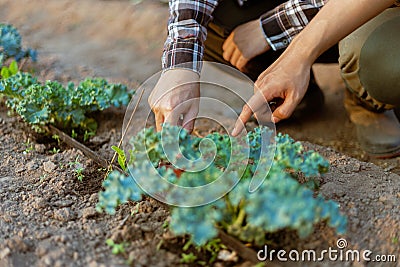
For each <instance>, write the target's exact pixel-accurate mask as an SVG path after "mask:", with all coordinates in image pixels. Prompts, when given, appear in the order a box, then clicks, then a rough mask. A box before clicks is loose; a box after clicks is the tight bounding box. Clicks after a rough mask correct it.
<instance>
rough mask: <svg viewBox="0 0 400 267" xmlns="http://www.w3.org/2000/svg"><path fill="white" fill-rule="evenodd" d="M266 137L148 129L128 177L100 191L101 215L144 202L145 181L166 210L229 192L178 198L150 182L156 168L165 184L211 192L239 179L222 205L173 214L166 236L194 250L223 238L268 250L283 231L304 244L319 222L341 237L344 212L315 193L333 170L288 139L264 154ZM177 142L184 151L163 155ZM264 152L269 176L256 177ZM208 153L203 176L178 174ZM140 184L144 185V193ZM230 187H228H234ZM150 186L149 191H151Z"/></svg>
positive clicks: (258, 131) (114, 178) (113, 178)
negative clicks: (184, 239) (186, 241)
mask: <svg viewBox="0 0 400 267" xmlns="http://www.w3.org/2000/svg"><path fill="white" fill-rule="evenodd" d="M265 135H267V136H271V132H269V129H267V128H264V127H259V128H255V129H254V131H252V132H249V133H248V134H247V136H245V137H243V138H242V139H241V140H235V139H232V138H231V137H229V136H228V135H226V134H219V133H213V134H210V135H208V136H206V137H205V138H199V137H194V136H192V135H190V134H188V133H187V132H186V131H185V130H183V129H181V128H179V127H173V126H168V125H165V126H164V128H163V131H162V132H156V131H155V130H154V129H153V128H146V129H143V130H142V131H141V132H140V133H139V134H138V135H137V136H134V137H133V138H132V139H131V140H130V145H131V146H132V149H131V151H129V155H130V158H129V162H128V163H124V166H125V168H126V169H127V170H129V172H130V173H131V176H129V177H126V176H125V175H123V174H121V173H119V172H116V171H114V172H111V173H110V174H109V176H108V178H107V179H106V180H105V181H104V183H103V186H104V191H102V192H100V193H99V203H98V209H99V210H100V211H102V210H105V211H106V212H108V213H111V214H112V213H114V212H115V208H116V207H117V206H118V205H120V204H123V203H126V202H127V201H129V200H133V201H139V200H141V199H142V196H143V195H145V194H146V193H144V192H143V191H142V189H141V188H142V187H143V185H144V184H143V183H145V181H146V179H149V181H151V190H150V191H151V192H149V191H147V190H146V192H147V193H150V194H153V193H157V192H159V193H161V192H162V194H163V195H165V199H166V200H167V202H169V203H177V202H182V203H195V202H196V201H198V202H199V203H200V202H201V201H203V200H204V199H205V198H207V197H210V198H211V197H212V196H214V195H218V194H221V193H222V192H224V190H226V188H225V187H224V185H221V184H216V185H215V186H213V187H210V188H209V190H207V192H206V193H205V194H203V195H196V194H187V195H185V194H180V193H179V190H175V189H173V188H172V189H171V188H169V187H165V186H164V185H163V184H164V183H154V181H153V180H151V179H150V177H151V176H152V175H153V174H152V170H151V168H154V169H155V170H156V172H157V174H159V175H160V176H161V177H163V178H164V179H165V180H167V181H170V182H172V183H174V184H177V185H180V186H183V187H197V186H203V185H207V184H209V183H212V182H214V181H216V180H218V179H219V178H220V177H221V175H224V174H226V173H228V175H227V177H235V175H236V178H238V179H240V180H239V182H238V183H237V184H236V186H234V188H233V189H232V190H231V191H230V192H229V193H228V194H226V195H224V196H223V197H221V198H219V199H217V200H215V201H213V202H211V203H209V204H206V205H201V206H197V207H179V206H171V207H170V208H171V221H170V222H169V228H170V229H171V230H172V232H173V233H175V234H176V235H190V236H191V240H192V241H193V242H194V243H195V244H197V245H204V244H206V243H207V242H210V241H211V240H213V238H216V236H217V234H218V231H219V230H222V231H225V232H227V233H228V234H230V235H232V236H235V237H237V238H238V239H240V240H241V241H243V242H250V243H252V244H255V245H263V244H267V242H268V234H269V233H274V232H277V231H280V230H284V229H286V230H295V231H297V232H298V234H299V236H300V237H305V236H307V235H309V234H311V233H312V231H313V227H314V225H315V224H316V223H318V222H322V221H325V222H327V225H328V226H330V227H332V228H334V229H336V231H337V233H344V232H345V230H346V224H347V220H346V218H345V217H344V216H343V215H341V213H340V211H339V205H338V204H337V203H335V202H334V201H332V200H325V199H324V198H323V197H322V196H321V195H319V194H316V192H315V189H316V188H317V187H318V179H315V178H316V177H318V176H319V175H320V174H322V173H324V172H326V171H327V170H328V167H329V164H328V162H327V161H326V160H325V159H324V158H323V157H321V156H320V155H319V154H318V153H316V152H314V151H304V149H303V147H302V145H301V144H300V143H299V142H295V141H294V140H293V139H291V138H290V137H289V136H288V135H282V134H278V135H277V136H276V137H275V144H272V143H271V144H266V145H265V146H267V147H263V145H261V144H263V143H262V139H263V136H265ZM176 139H178V143H179V150H180V151H178V152H172V153H171V151H167V153H166V150H165V149H168V147H169V146H170V145H171V144H173V143H174V142H176ZM232 140H233V141H232ZM241 142H246V144H247V148H248V151H247V152H248V153H247V155H248V161H247V163H246V164H244V163H243V162H244V161H243V158H241V157H238V156H237V155H238V154H241V153H240V150H241V148H242V147H243V146H242V145H241ZM207 143H209V145H207ZM268 146H270V147H268ZM263 149H267V150H268V149H272V150H275V153H274V154H273V157H272V160H273V162H272V165H270V169H269V172H268V170H267V169H257V166H267V165H265V164H264V163H265V162H266V161H265V158H263V156H262V155H263V154H262V151H263ZM232 151H236V152H237V151H239V153H236V152H235V153H232ZM207 153H214V155H215V157H214V160H213V162H211V164H208V163H207V164H208V165H207V167H206V168H204V169H202V170H201V171H197V172H192V171H185V168H186V167H187V168H188V169H189V168H190V167H193V166H189V165H190V164H189V165H187V166H186V167H185V166H184V167H182V166H179V168H177V167H175V165H172V164H171V163H172V162H174V163H176V162H179V160H181V162H182V158H186V159H191V160H194V161H196V159H199V158H201V157H204V156H205V155H206V154H207ZM119 154H120V156H121V161H125V160H126V155H125V153H124V152H123V151H121V150H120V151H119ZM167 154H168V155H167ZM124 157H125V158H124ZM148 161H150V164H149V162H148ZM260 164H261V165H260ZM263 164H264V165H263ZM186 170H187V169H186ZM257 175H258V177H259V178H260V175H261V178H265V180H264V181H263V182H262V183H261V185H260V186H259V188H258V189H257V190H255V191H254V192H252V193H250V192H249V186H251V183H252V179H253V178H254V177H255V176H257ZM263 175H264V177H262V176H263ZM132 176H133V177H132ZM232 179H234V178H232ZM136 181H140V186H139V185H138V184H137V183H136ZM227 181H228V183H229V182H230V180H229V179H228V180H227ZM232 181H233V180H232ZM232 181H231V182H232ZM233 182H234V181H233ZM149 183H150V182H149ZM145 186H147V188H149V187H148V186H149V185H145ZM222 195H223V194H221V196H222ZM196 198H197V199H196Z"/></svg>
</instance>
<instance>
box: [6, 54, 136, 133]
mask: <svg viewBox="0 0 400 267" xmlns="http://www.w3.org/2000/svg"><path fill="white" fill-rule="evenodd" d="M0 74H1V80H0V96H4V97H6V105H7V107H9V108H10V109H11V110H12V111H14V112H16V113H17V114H18V115H20V116H21V117H22V118H23V119H24V120H25V121H26V122H28V123H30V124H31V125H33V126H36V128H38V127H37V126H40V125H46V124H53V125H55V126H57V127H60V128H62V129H68V130H70V131H72V130H73V132H74V133H76V132H83V131H84V132H95V131H96V129H97V123H96V121H95V120H94V119H93V118H91V117H90V113H92V112H95V111H100V110H104V109H107V108H109V107H111V106H115V107H120V106H123V105H127V104H128V103H129V100H130V98H131V95H132V92H131V91H129V90H128V88H127V87H126V86H125V85H122V84H111V83H108V82H107V81H106V80H105V79H102V78H86V79H85V80H84V81H82V82H80V83H79V84H78V85H75V84H74V83H72V82H69V83H68V84H67V85H66V86H64V85H63V84H61V83H59V82H57V81H46V82H44V83H42V82H40V81H38V79H37V78H36V77H34V76H33V75H32V74H30V73H25V72H19V71H18V66H17V63H16V62H15V61H13V62H12V63H11V64H10V66H9V67H3V68H2V70H1V73H0Z"/></svg>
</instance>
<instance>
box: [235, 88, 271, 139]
mask: <svg viewBox="0 0 400 267" xmlns="http://www.w3.org/2000/svg"><path fill="white" fill-rule="evenodd" d="M267 103H268V102H267V100H266V99H265V97H264V95H263V94H262V92H261V91H258V92H256V93H255V94H254V95H253V96H252V97H251V98H250V99H249V101H248V102H247V103H246V104H245V105H244V106H243V109H242V112H241V113H240V115H239V118H238V119H237V120H236V123H235V127H234V128H233V131H232V135H233V136H237V135H238V134H240V133H241V132H242V131H243V129H244V126H245V124H246V122H247V121H248V120H249V119H250V118H251V116H252V115H253V113H255V112H257V110H259V109H260V108H261V107H262V106H263V105H265V104H267Z"/></svg>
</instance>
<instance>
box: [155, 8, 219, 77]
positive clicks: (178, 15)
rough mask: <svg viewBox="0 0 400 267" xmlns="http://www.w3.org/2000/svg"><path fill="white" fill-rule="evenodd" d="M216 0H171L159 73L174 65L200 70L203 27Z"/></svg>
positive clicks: (207, 21) (205, 30)
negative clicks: (161, 69)
mask: <svg viewBox="0 0 400 267" xmlns="http://www.w3.org/2000/svg"><path fill="white" fill-rule="evenodd" d="M217 4H218V0H171V1H170V2H169V10H170V16H169V20H168V37H167V40H166V41H165V44H164V52H163V55H162V68H163V70H164V71H165V70H168V69H173V68H175V67H177V65H178V64H183V63H188V65H182V66H178V67H180V68H187V69H191V70H194V71H196V72H198V73H200V71H201V60H202V59H203V52H204V41H205V40H206V36H207V28H206V27H207V25H208V23H209V22H210V21H211V19H212V15H211V14H212V12H213V11H214V9H215V7H216V6H217Z"/></svg>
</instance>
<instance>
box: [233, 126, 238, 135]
mask: <svg viewBox="0 0 400 267" xmlns="http://www.w3.org/2000/svg"><path fill="white" fill-rule="evenodd" d="M237 131H238V129H237V127H235V128H233V130H232V135H233V136H236V135H237V134H238V133H237Z"/></svg>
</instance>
